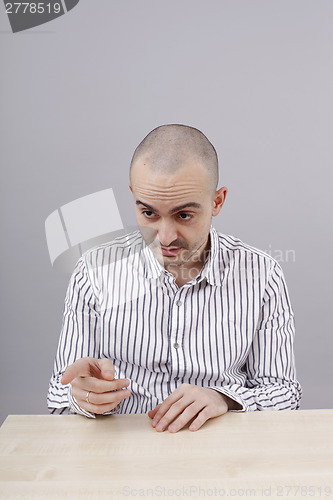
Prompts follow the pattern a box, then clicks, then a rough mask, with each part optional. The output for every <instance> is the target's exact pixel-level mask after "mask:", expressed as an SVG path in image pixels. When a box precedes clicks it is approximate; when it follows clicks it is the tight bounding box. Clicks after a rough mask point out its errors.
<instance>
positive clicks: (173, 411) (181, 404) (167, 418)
mask: <svg viewBox="0 0 333 500" xmlns="http://www.w3.org/2000/svg"><path fill="white" fill-rule="evenodd" d="M193 404H194V403H193ZM190 405H191V403H189V402H188V401H187V400H186V398H181V399H179V400H178V401H176V402H175V403H173V404H172V405H171V406H170V408H169V410H168V411H167V412H166V413H165V414H164V415H163V417H162V418H161V419H160V420H159V422H158V423H157V425H156V424H155V428H156V430H157V431H159V432H161V431H164V430H165V429H166V428H167V427H168V426H169V425H170V424H171V422H173V421H174V420H175V419H176V418H177V417H178V416H179V415H180V414H182V413H183V412H184V411H185V410H186V408H187V407H189V406H190ZM196 405H197V406H198V409H197V412H198V411H199V409H200V407H199V404H198V402H197V403H196ZM187 413H188V412H185V413H184V415H187ZM193 416H194V415H192V417H193ZM192 417H191V418H192ZM183 420H184V423H183V425H185V424H186V423H187V422H188V420H190V419H188V420H186V417H184V418H183ZM153 422H154V420H153ZM152 425H153V426H154V423H153V424H152Z"/></svg>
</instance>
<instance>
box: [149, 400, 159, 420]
mask: <svg viewBox="0 0 333 500" xmlns="http://www.w3.org/2000/svg"><path fill="white" fill-rule="evenodd" d="M160 406H161V403H160V404H158V405H157V406H155V408H154V409H153V410H149V412H148V416H149V417H150V418H154V416H155V415H156V412H157V411H158V409H159V408H160Z"/></svg>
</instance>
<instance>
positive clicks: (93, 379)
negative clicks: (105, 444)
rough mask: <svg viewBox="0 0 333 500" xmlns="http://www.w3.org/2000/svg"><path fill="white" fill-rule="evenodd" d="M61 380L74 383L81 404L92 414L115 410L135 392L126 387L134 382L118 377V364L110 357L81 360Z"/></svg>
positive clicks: (73, 392)
mask: <svg viewBox="0 0 333 500" xmlns="http://www.w3.org/2000/svg"><path fill="white" fill-rule="evenodd" d="M61 383H62V384H63V385H66V384H69V383H70V384H71V386H72V395H73V396H74V397H75V399H76V401H77V402H78V405H79V406H80V407H81V408H82V409H83V410H86V411H89V412H91V413H97V414H102V413H106V412H108V411H111V410H113V409H114V408H115V407H116V406H117V405H118V404H119V403H120V402H121V401H122V400H123V399H125V398H128V397H129V396H130V395H131V393H130V391H129V390H128V389H124V388H125V387H128V385H129V384H130V381H129V380H128V379H115V378H114V366H113V364H112V362H111V361H110V360H109V359H107V358H103V359H94V358H81V359H78V360H77V361H75V363H73V364H72V365H70V366H68V367H67V368H66V371H65V373H64V374H63V376H62V379H61ZM87 399H88V400H89V403H88V402H87Z"/></svg>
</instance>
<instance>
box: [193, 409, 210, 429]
mask: <svg viewBox="0 0 333 500" xmlns="http://www.w3.org/2000/svg"><path fill="white" fill-rule="evenodd" d="M215 417H216V415H215V414H211V412H210V411H209V408H208V407H206V408H204V409H203V410H202V411H201V412H200V413H199V414H198V416H197V418H196V419H194V420H193V422H192V423H191V425H190V426H189V430H190V431H197V430H198V429H200V427H202V426H203V424H204V423H205V422H207V420H209V419H210V418H215Z"/></svg>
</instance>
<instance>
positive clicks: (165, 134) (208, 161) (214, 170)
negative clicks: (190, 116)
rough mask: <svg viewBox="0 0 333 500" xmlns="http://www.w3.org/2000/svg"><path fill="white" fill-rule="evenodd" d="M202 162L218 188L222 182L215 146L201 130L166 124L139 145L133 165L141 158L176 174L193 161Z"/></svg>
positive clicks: (152, 132)
mask: <svg viewBox="0 0 333 500" xmlns="http://www.w3.org/2000/svg"><path fill="white" fill-rule="evenodd" d="M191 160H192V161H193V160H194V161H196V162H199V163H200V164H201V165H202V166H203V167H204V169H205V170H207V173H208V175H209V182H210V184H211V188H212V190H213V191H214V192H215V190H216V188H217V183H218V159H217V154H216V151H215V148H214V146H213V145H212V144H211V143H210V142H209V140H208V139H207V137H206V136H205V135H204V134H203V133H202V132H200V130H198V129H196V128H193V127H188V126H185V125H162V126H161V127H157V128H155V129H154V130H152V131H151V132H150V133H149V134H148V135H147V136H146V137H145V138H144V139H143V141H142V142H141V143H140V144H139V146H138V147H137V148H136V150H135V152H134V155H133V158H132V161H131V171H132V169H133V166H134V165H135V164H136V163H137V162H138V161H140V163H141V164H142V163H143V164H146V165H147V168H151V169H152V171H153V172H161V173H165V174H174V173H176V172H177V171H178V170H179V169H181V168H182V166H183V165H185V164H188V163H189V161H191Z"/></svg>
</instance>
